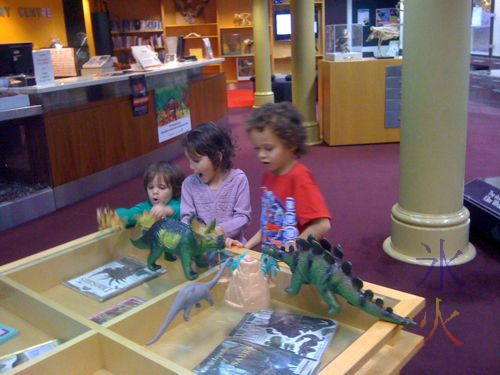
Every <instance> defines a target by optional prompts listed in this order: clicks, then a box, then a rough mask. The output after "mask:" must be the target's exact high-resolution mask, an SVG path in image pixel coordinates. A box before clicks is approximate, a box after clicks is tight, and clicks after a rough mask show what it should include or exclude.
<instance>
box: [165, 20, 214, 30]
mask: <svg viewBox="0 0 500 375" xmlns="http://www.w3.org/2000/svg"><path fill="white" fill-rule="evenodd" d="M203 26H217V22H200V23H184V24H170V25H165V26H164V27H165V28H166V29H171V28H174V27H175V28H190V27H191V28H192V27H203Z"/></svg>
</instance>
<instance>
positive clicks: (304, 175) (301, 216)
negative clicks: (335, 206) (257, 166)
mask: <svg viewBox="0 0 500 375" xmlns="http://www.w3.org/2000/svg"><path fill="white" fill-rule="evenodd" d="M262 186H263V187H266V188H267V190H270V191H272V192H273V193H274V195H275V196H277V197H278V198H279V199H280V200H281V201H282V202H283V203H285V200H286V198H287V197H292V198H294V199H295V212H296V214H297V220H298V226H297V229H298V230H299V233H302V232H303V231H304V229H305V228H306V227H307V224H308V223H309V222H310V221H311V220H314V219H320V218H327V219H331V215H330V211H329V210H328V206H327V205H326V202H325V198H323V194H321V191H320V190H319V187H318V185H317V184H316V181H315V180H314V177H313V175H312V173H311V171H310V170H309V169H308V168H307V167H306V166H305V165H304V164H302V163H300V162H296V163H295V165H294V166H293V167H292V169H291V170H290V171H289V172H288V173H286V174H284V175H281V176H276V175H274V174H272V172H270V171H267V172H266V173H265V174H264V176H263V177H262Z"/></svg>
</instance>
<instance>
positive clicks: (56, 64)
mask: <svg viewBox="0 0 500 375" xmlns="http://www.w3.org/2000/svg"><path fill="white" fill-rule="evenodd" d="M47 51H49V52H50V56H51V58H52V66H53V68H54V77H76V76H77V75H78V74H77V72H76V64H75V51H74V49H73V48H50V49H47Z"/></svg>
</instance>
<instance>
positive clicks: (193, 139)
mask: <svg viewBox="0 0 500 375" xmlns="http://www.w3.org/2000/svg"><path fill="white" fill-rule="evenodd" d="M182 147H184V149H185V150H186V152H187V153H188V155H189V156H191V157H196V156H200V155H201V156H207V157H208V158H209V159H210V161H211V162H212V164H213V166H214V168H215V169H218V168H221V169H222V170H223V171H228V170H230V169H231V168H232V167H233V162H232V160H231V158H232V157H233V156H234V143H233V140H232V139H231V135H230V134H229V131H228V130H226V129H224V128H222V127H220V126H217V125H216V124H214V123H213V122H208V123H204V124H201V125H200V126H198V127H196V128H194V129H193V130H191V131H190V132H189V133H187V134H186V135H185V136H184V138H183V139H182Z"/></svg>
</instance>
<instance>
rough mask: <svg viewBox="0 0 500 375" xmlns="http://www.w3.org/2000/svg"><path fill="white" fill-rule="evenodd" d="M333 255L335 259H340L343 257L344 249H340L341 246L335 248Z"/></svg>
mask: <svg viewBox="0 0 500 375" xmlns="http://www.w3.org/2000/svg"><path fill="white" fill-rule="evenodd" d="M333 255H335V256H336V257H337V258H340V259H342V258H343V257H344V249H342V246H340V245H337V246H335V248H334V249H333Z"/></svg>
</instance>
